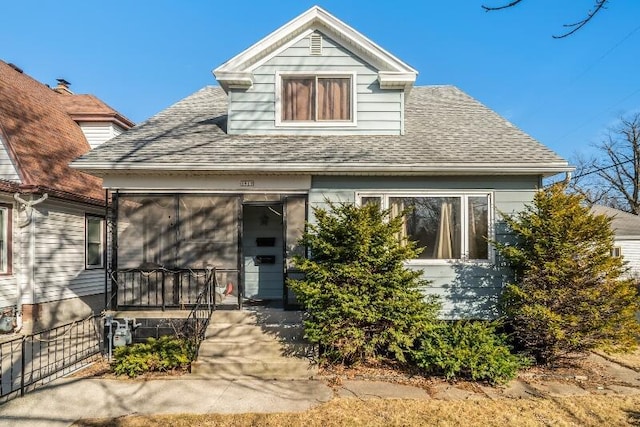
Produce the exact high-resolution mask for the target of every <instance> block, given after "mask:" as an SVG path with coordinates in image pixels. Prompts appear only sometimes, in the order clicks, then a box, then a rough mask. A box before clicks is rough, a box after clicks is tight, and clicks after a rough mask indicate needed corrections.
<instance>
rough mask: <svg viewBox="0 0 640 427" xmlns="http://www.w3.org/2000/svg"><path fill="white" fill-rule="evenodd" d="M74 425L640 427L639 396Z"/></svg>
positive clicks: (343, 407) (369, 405) (340, 402)
mask: <svg viewBox="0 0 640 427" xmlns="http://www.w3.org/2000/svg"><path fill="white" fill-rule="evenodd" d="M74 425H75V426H87V427H142V426H144V427H147V426H175V427H185V426H216V427H218V426H234V427H235V426H274V427H275V426H287V427H297V426H301V427H302V426H305V427H313V426H318V427H320V426H322V427H332V426H640V396H631V397H621V396H593V395H592V396H584V397H567V398H556V399H551V398H547V399H520V400H514V399H498V400H489V399H482V400H466V401H443V400H425V401H417V400H395V399H393V400H392V399H388V400H367V401H361V400H358V399H346V398H342V399H339V398H336V399H334V400H332V401H331V402H328V403H326V404H323V405H320V406H318V407H316V408H314V409H311V410H309V411H306V412H303V413H278V414H233V415H221V414H211V415H169V416H128V417H122V418H117V419H113V420H83V421H80V422H77V423H76V424H74Z"/></svg>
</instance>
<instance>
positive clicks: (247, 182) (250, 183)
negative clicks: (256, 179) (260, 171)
mask: <svg viewBox="0 0 640 427" xmlns="http://www.w3.org/2000/svg"><path fill="white" fill-rule="evenodd" d="M240 187H253V180H252V179H243V180H242V181H240Z"/></svg>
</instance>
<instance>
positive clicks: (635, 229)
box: [591, 205, 640, 240]
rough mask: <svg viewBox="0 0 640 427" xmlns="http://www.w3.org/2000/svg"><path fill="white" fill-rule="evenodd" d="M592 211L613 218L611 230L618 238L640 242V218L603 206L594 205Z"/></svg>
mask: <svg viewBox="0 0 640 427" xmlns="http://www.w3.org/2000/svg"><path fill="white" fill-rule="evenodd" d="M591 211H592V212H593V213H595V214H597V215H606V216H608V217H610V218H612V221H611V228H613V231H614V232H615V233H616V238H618V239H622V240H625V239H628V240H640V216H638V215H633V214H630V213H629V212H624V211H621V210H619V209H614V208H610V207H608V206H601V205H593V206H592V207H591Z"/></svg>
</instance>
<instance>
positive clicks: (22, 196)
mask: <svg viewBox="0 0 640 427" xmlns="http://www.w3.org/2000/svg"><path fill="white" fill-rule="evenodd" d="M132 126H133V123H132V122H131V121H129V120H128V119H126V118H125V117H123V116H122V115H121V114H119V113H118V112H117V111H115V110H113V109H112V108H110V107H109V106H107V105H106V104H104V103H103V102H102V101H100V100H98V99H97V98H95V97H94V96H92V95H75V94H73V93H72V92H71V91H70V90H69V83H68V82H66V81H65V80H63V79H59V84H58V86H57V87H56V88H54V89H52V88H50V87H48V86H46V85H44V84H42V83H40V82H38V81H36V80H34V79H33V78H31V77H29V76H28V75H26V74H24V73H23V71H22V70H21V69H20V68H18V67H17V66H15V65H12V64H7V63H5V62H3V61H0V311H1V312H2V313H5V314H6V315H7V316H12V317H13V316H15V317H16V318H15V321H16V323H17V329H18V330H21V331H22V332H30V331H32V330H41V329H46V328H49V327H52V326H54V325H57V324H60V323H64V322H67V321H70V320H76V319H80V318H82V317H84V316H87V315H89V314H90V313H91V312H92V311H95V312H96V313H99V312H100V310H101V309H102V308H104V306H105V305H106V303H105V292H104V291H105V283H107V282H106V272H105V268H106V264H105V256H106V255H105V254H106V251H105V248H106V239H105V213H106V210H105V193H104V190H103V189H102V181H101V180H100V179H98V178H96V177H93V176H90V175H87V174H85V173H83V172H80V171H77V170H73V169H71V168H69V167H68V163H69V162H70V161H71V160H73V159H74V158H76V157H78V156H79V155H81V154H84V153H86V152H87V151H89V150H90V148H91V147H96V146H98V145H100V144H101V143H103V142H105V141H106V140H108V139H110V138H112V137H113V136H116V135H119V134H120V133H122V132H123V131H124V130H126V129H129V128H130V127H132Z"/></svg>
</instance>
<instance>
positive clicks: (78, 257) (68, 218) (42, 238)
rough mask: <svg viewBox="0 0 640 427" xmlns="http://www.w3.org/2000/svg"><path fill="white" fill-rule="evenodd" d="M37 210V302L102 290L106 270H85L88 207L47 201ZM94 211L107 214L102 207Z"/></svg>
mask: <svg viewBox="0 0 640 427" xmlns="http://www.w3.org/2000/svg"><path fill="white" fill-rule="evenodd" d="M36 209H37V216H36V215H34V220H35V221H36V224H35V230H36V231H35V232H36V236H35V258H36V261H35V263H34V293H35V300H36V301H35V302H37V303H41V302H48V301H55V300H60V299H65V298H74V297H81V296H86V295H93V294H98V293H102V292H103V291H104V283H105V282H104V278H105V270H104V269H92V270H87V269H85V214H86V213H87V212H86V210H87V209H88V208H83V207H81V206H80V205H76V204H73V205H72V204H70V203H69V204H68V203H62V202H58V201H51V202H50V201H47V202H45V203H42V204H41V205H38V206H36ZM90 210H92V211H91V212H89V213H90V214H94V215H101V214H103V213H104V211H102V210H100V208H95V210H94V208H90ZM34 214H35V212H34Z"/></svg>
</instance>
